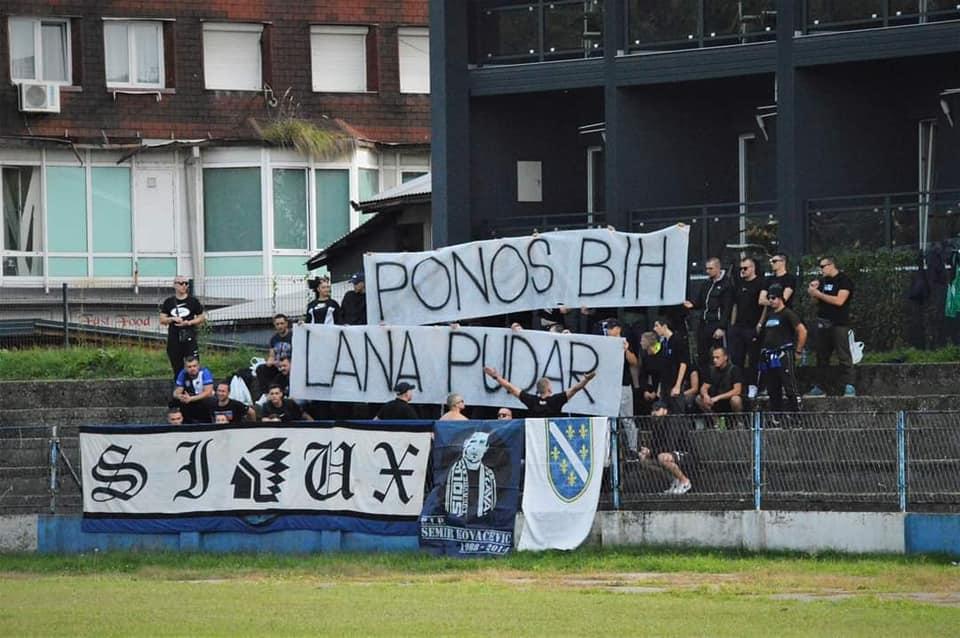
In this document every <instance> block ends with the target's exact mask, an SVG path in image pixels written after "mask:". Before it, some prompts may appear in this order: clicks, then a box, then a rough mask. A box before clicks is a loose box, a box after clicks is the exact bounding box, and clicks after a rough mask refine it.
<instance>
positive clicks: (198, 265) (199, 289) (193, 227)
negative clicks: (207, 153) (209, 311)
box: [184, 146, 205, 295]
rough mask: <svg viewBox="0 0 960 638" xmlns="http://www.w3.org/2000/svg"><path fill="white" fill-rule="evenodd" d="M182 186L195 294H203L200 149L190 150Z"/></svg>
mask: <svg viewBox="0 0 960 638" xmlns="http://www.w3.org/2000/svg"><path fill="white" fill-rule="evenodd" d="M184 177H185V179H184V184H185V186H186V195H187V198H186V199H187V231H188V233H189V235H190V256H191V257H190V259H191V262H192V264H191V265H192V270H193V280H194V285H195V286H196V288H195V294H198V295H203V294H204V292H205V291H204V287H205V286H204V282H205V277H204V271H203V221H202V219H201V215H202V214H203V199H202V198H203V163H202V162H201V158H200V147H199V146H194V147H192V148H191V149H190V157H189V158H187V160H186V162H185V165H184Z"/></svg>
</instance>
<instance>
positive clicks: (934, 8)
mask: <svg viewBox="0 0 960 638" xmlns="http://www.w3.org/2000/svg"><path fill="white" fill-rule="evenodd" d="M958 18H960V2H957V0H927V21H928V22H935V21H937V20H956V19H958Z"/></svg>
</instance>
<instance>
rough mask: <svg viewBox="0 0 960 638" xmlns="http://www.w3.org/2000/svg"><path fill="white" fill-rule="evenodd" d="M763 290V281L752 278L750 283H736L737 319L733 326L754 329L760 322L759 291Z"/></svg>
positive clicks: (741, 281) (740, 281)
mask: <svg viewBox="0 0 960 638" xmlns="http://www.w3.org/2000/svg"><path fill="white" fill-rule="evenodd" d="M763 289H764V281H763V279H762V278H760V277H754V278H753V280H752V281H747V280H746V279H741V280H739V282H737V319H736V321H735V322H734V324H733V325H735V326H740V327H743V328H755V327H756V325H757V323H759V322H760V313H761V312H763V308H761V307H760V303H759V301H760V291H761V290H763Z"/></svg>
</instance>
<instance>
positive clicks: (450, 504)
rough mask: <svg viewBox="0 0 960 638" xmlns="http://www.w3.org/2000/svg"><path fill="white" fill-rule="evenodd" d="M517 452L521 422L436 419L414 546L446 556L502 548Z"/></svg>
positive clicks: (514, 500) (515, 494)
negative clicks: (430, 474) (429, 477)
mask: <svg viewBox="0 0 960 638" xmlns="http://www.w3.org/2000/svg"><path fill="white" fill-rule="evenodd" d="M522 451H523V421H520V420H513V421H437V423H436V432H435V435H434V443H433V489H432V490H431V491H430V493H429V494H428V495H427V498H426V500H425V501H424V503H423V515H422V516H421V517H420V546H421V547H424V548H428V549H431V550H434V551H436V552H437V553H441V554H447V555H450V556H476V555H494V556H500V555H503V554H506V553H508V552H509V551H510V549H511V547H512V546H513V526H514V519H515V518H516V515H517V506H518V505H519V503H520V475H521V474H522V470H521V465H520V459H521V456H522Z"/></svg>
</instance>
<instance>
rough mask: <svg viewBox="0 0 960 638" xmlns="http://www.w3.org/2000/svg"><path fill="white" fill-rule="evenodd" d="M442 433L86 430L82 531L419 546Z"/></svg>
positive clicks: (307, 428) (407, 428)
mask: <svg viewBox="0 0 960 638" xmlns="http://www.w3.org/2000/svg"><path fill="white" fill-rule="evenodd" d="M431 430H432V423H428V422H422V423H409V424H407V423H403V424H395V425H394V424H386V423H379V424H378V423H349V424H346V423H344V424H340V423H337V424H333V423H328V424H322V423H314V424H307V425H301V424H290V425H285V426H284V427H259V426H252V425H251V426H242V427H232V426H217V425H186V426H148V427H143V426H141V427H137V426H116V427H114V426H97V427H94V426H89V427H81V428H80V454H81V463H82V472H83V481H82V483H83V516H84V520H83V529H84V531H95V532H103V531H111V532H114V531H123V532H174V531H275V530H279V529H315V530H316V529H319V530H346V531H359V532H367V533H377V534H401V535H412V534H416V533H417V531H418V525H417V519H418V517H419V515H420V510H421V507H422V505H423V492H424V480H425V478H426V471H427V464H428V461H429V456H430V438H431Z"/></svg>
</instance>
